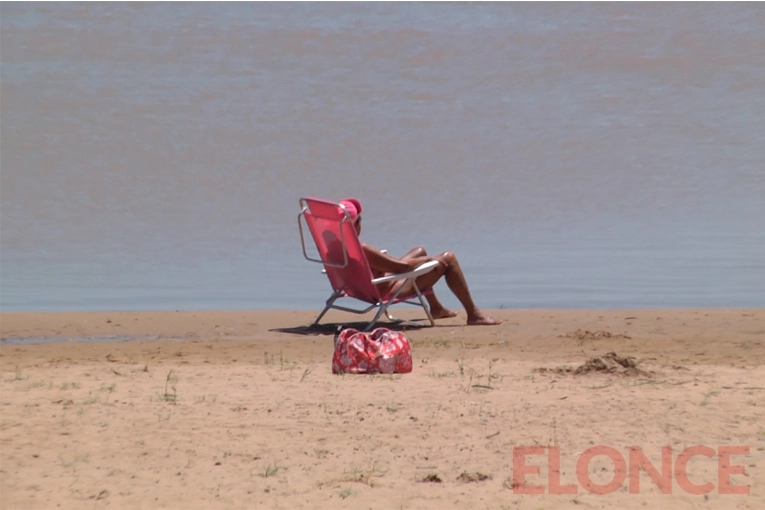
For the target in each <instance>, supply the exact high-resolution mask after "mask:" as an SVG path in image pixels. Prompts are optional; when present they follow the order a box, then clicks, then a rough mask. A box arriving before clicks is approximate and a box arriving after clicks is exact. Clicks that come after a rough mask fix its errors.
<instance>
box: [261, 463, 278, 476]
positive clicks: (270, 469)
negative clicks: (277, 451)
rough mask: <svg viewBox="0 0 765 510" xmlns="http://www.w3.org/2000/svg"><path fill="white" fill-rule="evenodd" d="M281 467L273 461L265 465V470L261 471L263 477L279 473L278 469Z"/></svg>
mask: <svg viewBox="0 0 765 510" xmlns="http://www.w3.org/2000/svg"><path fill="white" fill-rule="evenodd" d="M280 469H281V468H280V467H279V466H278V465H277V464H276V462H274V463H273V464H269V465H267V466H266V470H265V472H264V473H263V478H270V477H272V476H276V475H277V474H278V473H279V470H280Z"/></svg>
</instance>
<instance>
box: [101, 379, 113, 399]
mask: <svg viewBox="0 0 765 510" xmlns="http://www.w3.org/2000/svg"><path fill="white" fill-rule="evenodd" d="M116 388H117V383H111V384H110V385H108V386H107V385H105V384H102V385H101V391H108V392H109V393H108V394H107V395H106V398H105V399H104V404H106V403H108V402H109V395H111V394H112V393H114V390H115V389H116Z"/></svg>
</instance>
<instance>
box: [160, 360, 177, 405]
mask: <svg viewBox="0 0 765 510" xmlns="http://www.w3.org/2000/svg"><path fill="white" fill-rule="evenodd" d="M176 384H178V377H177V376H175V375H173V369H172V368H171V369H170V371H169V372H168V373H167V378H166V379H165V393H164V394H162V395H161V396H160V400H164V401H165V402H172V403H173V404H175V403H176V402H178V389H177V388H176ZM168 387H169V388H170V389H172V390H173V393H172V394H171V393H170V392H169V391H168Z"/></svg>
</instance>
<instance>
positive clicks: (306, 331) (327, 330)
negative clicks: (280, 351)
mask: <svg viewBox="0 0 765 510" xmlns="http://www.w3.org/2000/svg"><path fill="white" fill-rule="evenodd" d="M422 320H423V322H422V323H421V324H420V323H419V322H418V321H419V319H417V320H413V321H411V320H410V321H395V322H389V321H386V322H383V321H379V322H377V324H375V328H388V329H392V330H393V331H412V330H416V329H424V328H430V327H432V326H431V325H430V323H429V322H427V320H426V319H422ZM367 324H369V323H368V322H327V323H326V324H311V325H308V326H295V327H291V328H275V329H270V330H269V331H276V332H279V333H292V334H293V335H305V336H316V335H334V334H335V333H336V332H337V331H338V328H340V329H347V328H353V329H357V330H359V331H363V330H364V328H365V327H367ZM436 327H438V326H436ZM373 329H374V328H373Z"/></svg>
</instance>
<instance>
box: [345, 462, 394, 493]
mask: <svg viewBox="0 0 765 510" xmlns="http://www.w3.org/2000/svg"><path fill="white" fill-rule="evenodd" d="M384 474H385V473H383V472H382V471H380V470H378V469H377V466H375V465H374V464H372V467H371V468H369V469H361V468H359V467H354V468H353V469H352V470H351V471H344V472H343V475H344V476H343V481H345V482H356V483H363V484H364V485H368V486H369V487H374V485H375V482H374V480H373V478H379V477H381V476H383V475H384Z"/></svg>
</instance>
